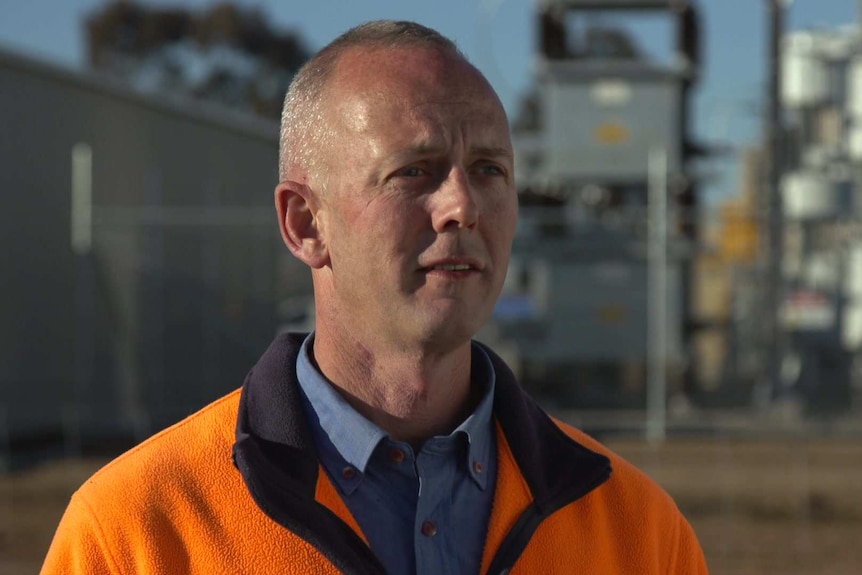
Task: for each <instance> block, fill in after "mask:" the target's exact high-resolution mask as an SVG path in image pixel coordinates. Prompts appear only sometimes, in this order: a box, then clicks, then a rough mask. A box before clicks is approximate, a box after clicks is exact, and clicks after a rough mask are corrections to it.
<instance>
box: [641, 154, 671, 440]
mask: <svg viewBox="0 0 862 575" xmlns="http://www.w3.org/2000/svg"><path fill="white" fill-rule="evenodd" d="M648 172H649V192H648V203H649V210H648V218H649V223H650V225H649V245H648V248H647V249H648V253H647V274H648V279H647V282H648V285H647V294H648V297H647V301H648V302H649V303H648V307H647V421H646V437H647V439H648V440H649V441H651V442H659V443H660V442H662V441H664V438H665V432H666V427H667V421H666V419H667V414H666V411H665V410H666V408H665V406H666V398H667V373H666V366H667V355H668V342H667V283H668V282H667V151H666V150H664V149H661V148H658V149H653V150H650V154H649V164H648Z"/></svg>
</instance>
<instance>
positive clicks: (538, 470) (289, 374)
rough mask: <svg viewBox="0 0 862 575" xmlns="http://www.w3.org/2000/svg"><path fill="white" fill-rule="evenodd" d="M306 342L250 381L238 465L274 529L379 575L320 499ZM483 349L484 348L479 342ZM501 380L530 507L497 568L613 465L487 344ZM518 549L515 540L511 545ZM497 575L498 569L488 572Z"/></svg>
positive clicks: (498, 399) (499, 410) (275, 350)
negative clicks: (299, 365) (306, 400)
mask: <svg viewBox="0 0 862 575" xmlns="http://www.w3.org/2000/svg"><path fill="white" fill-rule="evenodd" d="M305 337H306V334H283V335H280V336H278V337H277V338H276V339H275V341H273V343H272V345H270V346H269V349H267V351H266V352H265V353H264V354H263V356H262V357H261V359H260V360H259V361H258V363H257V365H255V367H254V368H253V369H252V371H251V372H250V373H249V375H248V377H246V380H245V383H244V384H243V388H242V393H241V395H240V404H239V413H238V415H237V427H236V443H235V444H234V448H233V459H234V463H235V464H236V466H237V468H238V469H239V472H240V473H241V474H242V476H243V480H244V481H245V484H246V487H247V488H248V490H249V493H250V494H251V496H252V498H253V499H254V500H255V503H257V505H258V506H259V507H260V509H261V510H262V511H263V512H264V513H266V515H267V516H269V517H270V518H271V519H272V520H273V521H275V522H277V523H279V524H280V525H282V526H284V527H285V528H287V529H289V530H291V531H293V532H294V533H296V534H297V535H299V536H300V537H302V538H304V539H306V540H307V541H309V542H310V543H311V544H312V545H314V546H315V547H316V548H317V549H318V550H320V552H321V553H323V554H324V555H325V556H327V557H329V558H330V560H331V561H332V562H333V564H334V565H335V566H336V567H337V568H338V569H340V570H341V571H343V572H345V573H348V574H355V575H366V574H368V575H370V574H376V573H383V572H384V569H383V567H382V565H380V562H379V560H378V559H377V558H376V557H375V556H374V553H373V552H371V550H370V549H369V548H368V546H367V545H366V544H365V543H364V542H363V541H362V539H361V538H360V537H359V536H358V535H357V534H356V533H354V532H353V531H352V530H351V529H350V527H349V526H347V524H346V523H344V522H343V521H342V520H341V519H339V518H338V517H337V516H336V515H335V514H334V513H332V512H330V511H329V510H328V509H325V508H324V507H323V506H321V505H320V504H319V503H317V502H316V500H315V493H316V489H317V480H318V473H319V469H320V467H319V460H318V455H317V451H316V449H315V444H314V440H313V438H312V435H311V431H310V428H309V425H308V422H307V420H306V416H305V414H304V413H303V407H302V401H303V399H302V391H301V389H300V387H299V382H298V378H297V373H296V359H297V356H298V354H299V350H300V347H301V346H302V342H303V340H304V339H305ZM478 345H480V346H481V344H478ZM481 347H482V349H483V350H484V351H485V353H486V354H487V355H488V357H489V358H490V360H491V364H492V366H493V369H494V373H495V374H496V389H495V392H494V409H493V411H494V418H495V419H496V421H497V422H498V423H499V425H500V428H501V429H502V432H503V435H504V437H505V439H506V442H507V443H508V445H509V448H510V450H511V452H512V455H513V457H514V459H515V462H516V464H517V466H518V470H519V472H520V474H521V476H522V477H523V479H524V481H525V482H526V484H527V486H528V487H529V489H530V492H531V494H532V496H533V504H532V505H531V506H530V508H529V509H528V510H527V511H525V513H524V514H523V515H522V517H521V518H520V519H519V520H518V525H516V526H513V528H512V531H511V532H510V536H507V538H506V541H504V542H503V545H501V549H504V548H505V549H506V550H507V551H506V553H503V554H500V553H498V555H497V556H496V557H495V559H494V560H493V561H492V564H491V567H492V568H494V569H496V568H497V567H499V565H498V563H499V564H500V565H503V564H507V565H508V563H507V561H510V560H511V557H509V555H510V554H512V553H519V552H520V551H519V549H521V548H522V547H523V546H525V545H526V540H522V539H525V537H519V536H518V534H526V536H529V535H530V534H531V533H532V530H533V529H535V527H536V526H537V525H538V524H539V522H540V521H541V519H542V518H543V517H546V516H547V515H549V514H551V513H553V512H555V511H556V510H557V509H559V508H560V507H562V506H563V505H566V504H568V503H570V502H572V501H574V500H577V499H579V498H580V497H583V496H584V495H585V494H587V493H589V492H590V491H592V490H593V489H595V488H596V487H598V486H599V485H601V484H602V483H604V482H605V481H606V480H607V479H608V477H609V476H610V473H611V468H610V461H609V460H608V458H607V457H605V456H603V455H601V454H598V453H595V452H593V451H591V450H589V449H587V448H586V447H584V446H583V445H581V444H580V443H578V442H576V441H574V440H573V439H571V438H570V437H569V436H568V435H566V434H565V433H564V432H563V430H561V429H560V428H559V427H558V426H557V424H556V423H554V422H553V420H551V418H550V417H548V415H547V414H545V412H544V411H542V409H541V408H540V407H539V406H538V405H537V404H536V403H535V402H534V401H533V400H532V399H531V398H530V397H529V396H527V395H526V394H525V393H524V392H523V391H522V390H521V388H520V386H519V385H518V382H517V380H516V379H515V376H514V375H513V374H512V372H511V370H509V368H508V367H507V366H506V364H505V363H504V362H503V361H502V360H501V359H500V358H499V357H497V355H496V354H494V353H493V352H492V351H490V350H489V349H488V348H486V347H484V346H481ZM510 538H511V539H512V541H509V539H510ZM491 572H493V570H492V571H491Z"/></svg>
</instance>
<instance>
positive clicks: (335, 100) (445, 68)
mask: <svg viewBox="0 0 862 575" xmlns="http://www.w3.org/2000/svg"><path fill="white" fill-rule="evenodd" d="M328 100H329V102H328V106H327V107H328V109H329V110H330V112H333V115H334V117H333V118H332V119H333V120H335V122H336V123H337V124H339V125H340V126H341V127H343V128H347V129H348V130H349V131H353V132H364V131H367V130H369V129H371V128H373V127H375V126H379V125H381V124H386V125H388V126H390V127H392V128H394V127H395V126H397V125H401V126H404V127H406V126H408V125H409V126H411V128H412V129H413V130H416V129H419V130H421V129H422V127H423V126H425V128H427V129H431V128H432V126H438V127H443V126H445V125H450V126H451V125H452V124H453V123H454V124H457V125H459V126H462V127H468V126H469V127H471V128H473V129H474V131H475V129H478V128H481V130H480V131H482V132H489V131H492V132H499V131H501V130H503V131H505V134H506V138H507V139H508V121H507V119H506V114H505V112H504V110H503V107H502V105H501V104H500V101H499V99H498V98H497V95H496V93H495V92H494V90H493V89H492V88H491V86H490V85H489V84H488V82H487V81H486V80H485V78H484V77H483V76H482V75H481V74H480V73H479V72H478V70H476V69H475V68H474V67H473V66H472V65H470V64H469V63H467V62H466V61H465V60H464V59H463V58H461V57H459V56H458V55H456V54H453V53H452V52H450V51H447V50H444V49H442V48H426V47H405V48H354V49H351V50H348V51H347V52H346V53H345V54H343V55H342V56H341V58H340V59H339V61H338V64H337V65H336V68H335V70H334V73H333V78H332V80H331V84H330V90H329V94H328Z"/></svg>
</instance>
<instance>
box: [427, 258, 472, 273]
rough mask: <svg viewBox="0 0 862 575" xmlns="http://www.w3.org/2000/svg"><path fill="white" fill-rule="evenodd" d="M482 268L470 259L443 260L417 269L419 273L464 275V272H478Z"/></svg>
mask: <svg viewBox="0 0 862 575" xmlns="http://www.w3.org/2000/svg"><path fill="white" fill-rule="evenodd" d="M483 268H484V266H483V265H482V264H481V263H480V262H478V261H476V260H473V259H471V258H464V257H458V258H445V259H440V260H436V261H432V262H430V264H429V265H427V266H422V267H421V268H419V271H421V272H425V273H428V272H448V273H464V272H480V271H482V269H483Z"/></svg>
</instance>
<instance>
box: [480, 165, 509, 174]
mask: <svg viewBox="0 0 862 575" xmlns="http://www.w3.org/2000/svg"><path fill="white" fill-rule="evenodd" d="M478 171H479V173H480V174H482V175H483V176H502V175H504V174H505V172H504V171H503V168H501V167H500V166H497V165H495V164H482V165H480V166H479V168H478Z"/></svg>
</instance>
